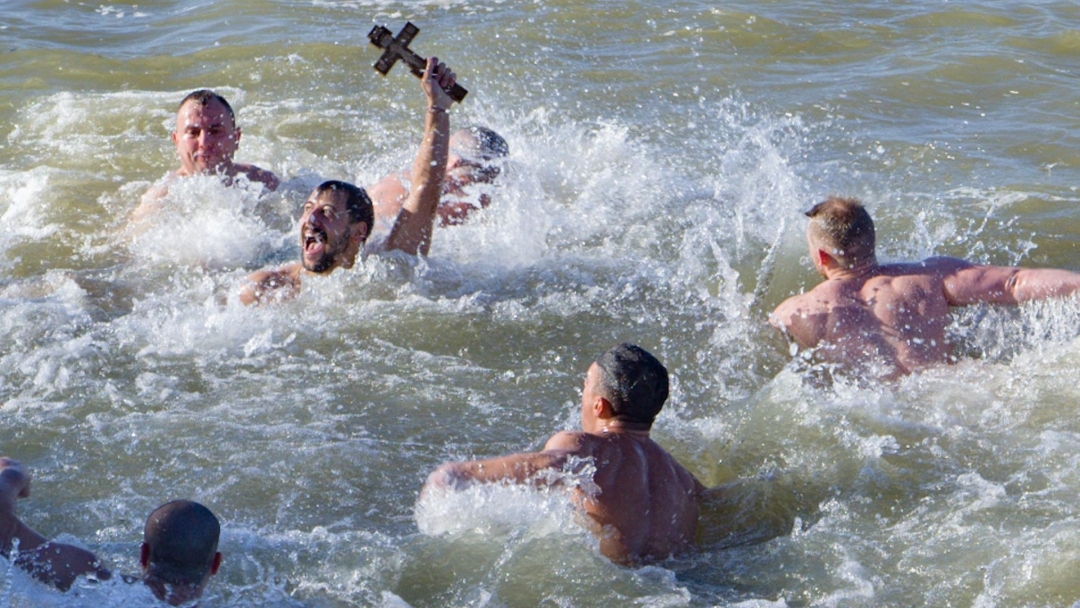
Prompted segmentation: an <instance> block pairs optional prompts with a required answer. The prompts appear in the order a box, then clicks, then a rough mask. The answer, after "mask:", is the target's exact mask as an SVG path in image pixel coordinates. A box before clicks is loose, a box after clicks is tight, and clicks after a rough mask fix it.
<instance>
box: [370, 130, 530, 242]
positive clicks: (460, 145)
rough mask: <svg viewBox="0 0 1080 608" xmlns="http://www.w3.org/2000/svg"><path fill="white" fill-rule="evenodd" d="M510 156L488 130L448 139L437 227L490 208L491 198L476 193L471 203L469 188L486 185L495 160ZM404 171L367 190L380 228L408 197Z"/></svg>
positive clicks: (503, 142)
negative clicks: (476, 195)
mask: <svg viewBox="0 0 1080 608" xmlns="http://www.w3.org/2000/svg"><path fill="white" fill-rule="evenodd" d="M509 154H510V146H509V145H508V144H507V143H506V140H505V139H503V137H502V136H501V135H499V134H498V133H496V132H495V131H492V130H491V129H489V128H487V127H483V126H479V125H472V126H469V127H465V128H463V129H458V130H457V131H455V132H454V134H453V135H451V136H450V152H449V155H448V156H447V159H446V179H445V181H444V182H443V196H442V199H441V200H440V201H439V207H438V214H439V225H440V226H456V225H458V224H461V223H463V222H464V221H465V219H466V218H467V217H468V215H469V213H471V212H472V211H474V210H476V209H478V208H484V207H487V206H488V205H490V204H491V197H490V196H489V195H488V194H487V193H486V192H482V193H480V195H479V197H478V198H477V199H476V200H471V197H470V196H469V194H470V192H469V191H468V190H469V187H470V186H472V185H473V184H490V183H492V182H493V181H495V178H496V177H498V175H499V173H500V171H501V169H500V167H499V166H498V164H496V163H497V162H498V161H499V159H501V158H504V157H506V156H508V155H509ZM410 181H411V178H410V176H409V172H408V171H402V172H400V173H396V174H393V175H388V176H386V177H384V178H383V179H381V180H379V182H378V183H376V184H375V185H374V186H372V187H371V188H369V189H368V195H370V196H371V200H372V203H373V204H374V206H375V221H376V223H377V224H378V225H380V226H392V225H393V223H394V220H395V219H396V218H397V215H398V212H400V211H401V206H402V204H403V203H404V202H405V200H406V199H407V198H408V196H409V188H408V184H409V183H410Z"/></svg>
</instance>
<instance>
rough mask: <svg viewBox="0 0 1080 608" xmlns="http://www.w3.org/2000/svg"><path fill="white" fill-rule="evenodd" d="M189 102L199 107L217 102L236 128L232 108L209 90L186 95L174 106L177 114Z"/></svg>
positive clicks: (222, 98) (223, 99) (200, 90)
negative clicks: (223, 108)
mask: <svg viewBox="0 0 1080 608" xmlns="http://www.w3.org/2000/svg"><path fill="white" fill-rule="evenodd" d="M189 101H194V102H195V103H197V104H199V105H201V106H206V104H208V103H210V102H211V101H217V102H218V103H220V104H221V105H222V106H224V107H225V111H226V112H228V113H229V119H230V120H232V123H233V126H234V127H235V126H236V114H235V113H234V112H233V109H232V106H231V105H229V102H228V101H225V98H224V97H222V96H221V95H218V94H217V93H215V92H213V91H211V90H210V89H199V90H197V91H192V92H190V93H188V94H187V96H186V97H184V98H183V99H182V100H180V105H178V106H176V111H177V112H179V111H180V110H181V109H182V108H183V107H184V104H186V103H187V102H189Z"/></svg>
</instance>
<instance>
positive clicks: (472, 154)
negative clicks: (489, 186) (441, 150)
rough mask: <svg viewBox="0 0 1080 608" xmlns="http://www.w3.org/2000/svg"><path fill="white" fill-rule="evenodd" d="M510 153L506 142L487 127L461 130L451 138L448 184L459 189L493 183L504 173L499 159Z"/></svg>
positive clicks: (475, 126) (472, 127) (447, 161)
mask: <svg viewBox="0 0 1080 608" xmlns="http://www.w3.org/2000/svg"><path fill="white" fill-rule="evenodd" d="M509 154H510V146H509V145H508V144H507V143H506V140H505V139H503V137H502V136H501V135H499V134H498V133H496V132H495V131H492V130H491V129H489V128H487V127H482V126H480V125H472V126H468V127H465V128H463V129H458V130H457V131H455V132H454V133H453V135H451V136H450V154H449V156H448V157H447V160H446V169H447V181H448V182H449V183H450V184H452V185H454V186H457V187H463V186H467V185H469V184H474V183H490V182H491V181H492V180H494V179H495V178H496V177H498V175H499V172H500V171H501V169H500V167H499V159H501V158H504V157H506V156H508V155H509Z"/></svg>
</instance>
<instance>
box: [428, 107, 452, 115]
mask: <svg viewBox="0 0 1080 608" xmlns="http://www.w3.org/2000/svg"><path fill="white" fill-rule="evenodd" d="M427 111H428V112H430V113H432V114H449V113H450V108H440V107H439V106H429V107H428V109H427Z"/></svg>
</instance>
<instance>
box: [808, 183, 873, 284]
mask: <svg viewBox="0 0 1080 608" xmlns="http://www.w3.org/2000/svg"><path fill="white" fill-rule="evenodd" d="M806 217H808V218H810V224H809V225H808V226H807V229H806V236H807V240H808V241H809V244H810V249H811V255H812V256H813V250H815V249H818V248H820V249H822V250H825V252H826V253H828V254H829V255H830V256H832V257H833V258H834V259H835V260H836V261H837V262H839V263H840V264H842V265H843V266H845V267H847V268H853V267H856V266H860V265H862V264H865V263H867V262H874V261H875V260H876V258H875V253H874V249H875V246H876V244H875V233H874V220H872V219H870V214H869V213H867V211H866V208H865V207H863V205H862V203H860V202H859V201H858V199H854V198H842V197H838V196H831V197H829V198H827V199H825V200H824V201H822V202H820V203H818V204H816V205H814V207H813V208H812V209H810V211H807V212H806ZM815 264H816V262H815Z"/></svg>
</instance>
